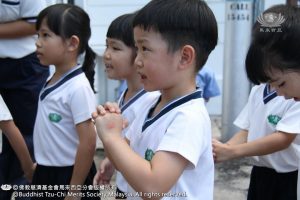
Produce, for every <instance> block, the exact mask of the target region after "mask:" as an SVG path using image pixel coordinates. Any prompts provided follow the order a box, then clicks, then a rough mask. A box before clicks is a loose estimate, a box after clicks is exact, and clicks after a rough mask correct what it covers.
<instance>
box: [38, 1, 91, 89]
mask: <svg viewBox="0 0 300 200" xmlns="http://www.w3.org/2000/svg"><path fill="white" fill-rule="evenodd" d="M43 20H46V23H47V25H48V27H49V29H50V30H51V31H52V32H53V33H55V34H56V35H59V36H60V37H62V38H63V39H68V38H70V37H71V36H72V35H76V36H77V37H78V38H79V40H80V43H79V51H78V54H82V53H85V58H84V62H83V65H82V70H83V71H84V73H85V75H86V77H87V78H88V80H89V82H90V85H91V87H92V89H93V91H95V90H94V75H95V57H96V54H95V52H94V51H93V50H92V49H91V47H90V46H89V44H88V41H89V39H90V37H91V28H90V18H89V16H88V14H87V13H86V12H85V11H84V10H83V9H82V8H80V7H78V6H75V5H71V4H54V5H52V6H49V7H47V8H45V9H44V10H42V11H41V12H40V13H39V15H38V18H37V22H36V29H37V30H39V29H40V27H41V24H42V22H43Z"/></svg>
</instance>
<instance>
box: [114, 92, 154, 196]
mask: <svg viewBox="0 0 300 200" xmlns="http://www.w3.org/2000/svg"><path fill="white" fill-rule="evenodd" d="M125 92H126V90H125V91H124V92H123V93H122V94H121V96H120V98H119V101H118V103H119V107H120V109H121V111H122V116H123V117H124V118H125V119H126V120H127V122H128V126H127V127H126V128H125V129H124V130H123V131H122V135H123V137H124V136H125V135H126V132H127V131H128V130H129V129H130V126H131V124H132V122H133V121H134V119H136V118H137V115H138V114H139V113H140V112H141V111H143V110H144V109H145V108H147V107H148V106H149V105H151V104H152V102H153V101H154V99H156V98H157V97H158V96H159V94H160V93H159V92H146V91H145V90H144V89H142V90H140V91H139V92H138V93H137V94H136V95H134V96H133V97H131V98H130V99H129V100H128V101H127V102H126V103H123V102H124V96H125ZM116 184H117V186H118V188H119V189H120V190H121V191H123V192H126V191H127V182H126V180H125V179H124V177H123V176H122V174H121V173H120V172H119V171H117V174H116Z"/></svg>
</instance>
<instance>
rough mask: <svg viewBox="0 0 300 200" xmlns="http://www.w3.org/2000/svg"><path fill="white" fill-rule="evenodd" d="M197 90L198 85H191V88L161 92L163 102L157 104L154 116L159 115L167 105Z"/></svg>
mask: <svg viewBox="0 0 300 200" xmlns="http://www.w3.org/2000/svg"><path fill="white" fill-rule="evenodd" d="M195 90H196V85H193V84H191V85H190V86H189V87H177V88H171V89H164V90H161V91H160V92H161V100H160V102H159V103H158V104H157V106H156V108H155V110H154V112H153V114H152V116H154V115H156V114H158V113H159V112H160V111H161V110H162V109H163V108H164V107H165V106H166V105H167V104H169V103H170V102H171V101H174V100H175V99H178V98H180V97H183V96H186V95H188V94H191V93H193V92H194V91H195Z"/></svg>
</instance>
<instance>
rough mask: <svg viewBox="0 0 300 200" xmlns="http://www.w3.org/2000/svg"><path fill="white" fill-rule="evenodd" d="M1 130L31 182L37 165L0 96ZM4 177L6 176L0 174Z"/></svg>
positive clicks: (0, 174)
mask: <svg viewBox="0 0 300 200" xmlns="http://www.w3.org/2000/svg"><path fill="white" fill-rule="evenodd" d="M0 129H1V130H2V134H4V135H5V136H6V138H7V140H8V141H9V143H10V145H11V146H12V148H13V150H14V151H15V153H16V155H17V157H18V159H19V160H20V163H21V166H22V169H23V172H24V176H25V177H26V179H27V180H28V181H29V182H31V180H32V175H33V172H34V169H35V165H34V163H33V162H32V159H31V156H30V153H29V150H28V148H27V146H26V143H25V141H24V138H23V136H22V134H21V132H20V131H19V129H18V127H17V126H16V125H15V123H14V121H13V119H12V116H11V114H10V112H9V110H8V108H7V106H6V104H5V102H4V101H3V99H2V96H1V95H0ZM0 176H1V178H0V179H3V177H2V176H6V174H2V173H0Z"/></svg>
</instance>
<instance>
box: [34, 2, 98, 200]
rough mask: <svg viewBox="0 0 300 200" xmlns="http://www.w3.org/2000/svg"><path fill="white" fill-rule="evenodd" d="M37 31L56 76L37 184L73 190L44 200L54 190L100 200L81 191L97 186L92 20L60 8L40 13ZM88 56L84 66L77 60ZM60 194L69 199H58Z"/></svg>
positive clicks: (40, 132) (37, 130)
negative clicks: (91, 44) (91, 39)
mask: <svg viewBox="0 0 300 200" xmlns="http://www.w3.org/2000/svg"><path fill="white" fill-rule="evenodd" d="M36 28H37V34H38V39H37V41H36V47H37V55H38V58H39V60H40V62H41V63H42V64H44V65H54V66H55V73H54V74H53V76H52V77H50V79H49V81H48V82H47V83H46V85H45V86H44V87H43V89H42V91H41V93H40V98H39V105H38V113H37V117H36V123H35V127H34V144H35V145H36V146H35V149H34V154H35V156H36V162H37V167H36V171H35V173H34V177H33V182H32V183H33V184H34V185H47V186H48V187H49V188H50V187H51V186H52V187H54V186H55V185H65V186H70V187H66V188H61V187H60V188H59V189H60V191H57V190H51V189H49V190H48V191H47V190H42V192H44V193H45V194H44V197H45V196H47V195H48V196H49V194H50V193H51V192H52V193H53V195H54V196H53V195H52V196H53V197H54V199H68V198H70V199H71V198H74V197H82V199H87V198H89V199H93V197H94V198H95V199H96V196H97V194H96V193H95V195H87V192H88V193H89V194H91V193H92V192H93V191H87V190H83V191H81V188H85V187H86V188H88V187H87V186H89V185H92V179H93V177H94V175H95V172H96V168H95V165H94V163H93V157H94V152H95V145H96V144H95V143H96V133H95V128H94V124H93V123H92V120H91V113H92V112H94V110H95V107H96V101H95V95H94V92H93V89H94V87H93V82H94V73H95V72H94V66H95V65H94V59H95V53H94V52H93V51H92V49H91V48H90V47H89V45H88V41H89V38H90V36H91V29H90V19H89V16H88V15H87V13H86V12H85V11H84V10H83V9H81V8H79V7H77V6H74V5H70V4H55V5H52V6H49V7H47V8H46V9H44V10H43V11H42V12H41V13H40V14H39V16H38V20H37V23H36ZM83 53H84V54H85V59H84V61H83V64H82V65H81V64H78V56H79V55H80V54H83ZM78 186H80V187H78ZM58 192H62V193H60V194H64V195H60V196H59V197H58V196H57V194H58ZM46 193H48V194H47V195H46ZM36 198H38V197H36ZM33 199H34V198H33ZM97 199H99V197H98V198H97Z"/></svg>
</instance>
